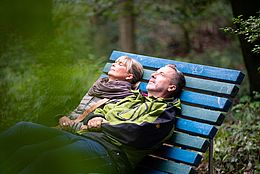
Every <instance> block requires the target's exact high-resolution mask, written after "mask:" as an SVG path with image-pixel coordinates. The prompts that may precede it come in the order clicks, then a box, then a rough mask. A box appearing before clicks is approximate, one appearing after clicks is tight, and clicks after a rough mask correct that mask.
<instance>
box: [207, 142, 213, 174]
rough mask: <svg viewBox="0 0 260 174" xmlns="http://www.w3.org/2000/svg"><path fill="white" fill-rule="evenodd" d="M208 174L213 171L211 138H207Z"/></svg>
mask: <svg viewBox="0 0 260 174" xmlns="http://www.w3.org/2000/svg"><path fill="white" fill-rule="evenodd" d="M208 172H209V174H212V173H213V139H209V166H208Z"/></svg>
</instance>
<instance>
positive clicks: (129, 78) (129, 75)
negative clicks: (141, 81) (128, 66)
mask: <svg viewBox="0 0 260 174" xmlns="http://www.w3.org/2000/svg"><path fill="white" fill-rule="evenodd" d="M133 78H134V75H133V74H131V73H129V74H128V76H127V77H126V78H125V79H126V80H127V81H130V80H132V79H133Z"/></svg>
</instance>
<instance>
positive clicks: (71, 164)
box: [0, 56, 185, 174]
mask: <svg viewBox="0 0 260 174" xmlns="http://www.w3.org/2000/svg"><path fill="white" fill-rule="evenodd" d="M142 74H143V69H142V65H141V64H140V63H138V62H137V61H135V60H134V59H131V58H129V57H127V56H122V57H119V58H118V59H117V61H116V62H115V63H113V65H112V67H111V69H110V71H109V72H108V78H101V79H99V80H98V81H97V82H96V83H95V84H94V85H93V86H92V87H91V89H90V90H89V92H88V93H87V95H85V96H84V97H83V99H82V101H81V103H80V105H79V106H78V107H77V108H76V109H75V110H74V111H73V112H72V113H71V114H69V116H67V117H66V116H64V117H61V118H60V119H59V124H60V127H61V128H62V130H60V129H57V128H49V127H46V126H43V125H39V124H34V123H28V122H20V123H17V124H16V125H14V126H13V127H11V128H9V129H7V130H6V131H4V132H2V133H0V154H1V155H0V173H5V174H8V173H25V174H27V173H56V174H58V173H63V174H64V173H66V174H72V173H108V174H110V173H111V174H114V173H133V169H134V168H135V166H136V164H137V163H138V162H139V161H140V160H141V159H142V158H143V157H144V156H145V155H147V154H149V153H151V152H152V151H153V150H155V149H156V148H157V147H158V146H159V145H161V144H162V142H163V141H165V140H166V139H167V138H168V137H169V136H170V135H171V134H172V132H173V129H174V121H175V116H176V115H177V114H179V112H180V100H179V99H178V96H179V95H180V93H181V91H182V88H183V86H184V85H185V79H184V76H183V74H182V73H181V72H179V71H178V70H177V69H176V67H175V66H174V65H166V66H165V67H162V68H160V69H158V70H157V71H156V72H154V73H153V74H152V75H151V79H150V80H149V83H148V85H147V91H148V94H142V93H140V92H138V91H135V90H131V89H133V88H134V87H133V86H135V84H136V83H138V82H139V81H140V80H141V77H142ZM103 98H106V99H108V100H107V102H106V103H105V104H103V105H102V107H99V108H97V109H95V110H94V111H92V112H90V113H88V116H87V117H86V118H83V119H80V120H77V119H78V118H79V117H81V116H82V114H84V113H85V112H86V110H89V108H90V107H91V106H93V105H94V104H95V103H97V102H99V101H100V100H102V99H103ZM66 130H70V131H66ZM72 130H73V131H72Z"/></svg>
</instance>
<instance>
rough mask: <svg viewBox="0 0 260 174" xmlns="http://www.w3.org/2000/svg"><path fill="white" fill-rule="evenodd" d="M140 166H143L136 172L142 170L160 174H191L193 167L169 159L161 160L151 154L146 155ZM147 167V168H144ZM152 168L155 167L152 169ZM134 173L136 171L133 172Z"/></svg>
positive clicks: (151, 173) (148, 173)
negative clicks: (165, 173)
mask: <svg viewBox="0 0 260 174" xmlns="http://www.w3.org/2000/svg"><path fill="white" fill-rule="evenodd" d="M141 167H143V168H142V169H141V170H140V171H138V172H137V173H139V172H140V174H141V172H142V174H143V173H147V174H157V172H158V174H160V173H161V172H162V173H164V172H167V173H172V174H191V173H194V169H193V168H192V167H191V166H188V165H185V164H180V163H176V162H174V161H169V160H162V159H158V158H155V157H152V156H148V157H146V158H145V159H144V160H143V161H142V162H141ZM146 168H149V169H146ZM150 168H152V169H150ZM154 169H157V171H156V170H154ZM135 173H136V172H135Z"/></svg>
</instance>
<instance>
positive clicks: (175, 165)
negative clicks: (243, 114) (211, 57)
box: [103, 51, 244, 174]
mask: <svg viewBox="0 0 260 174" xmlns="http://www.w3.org/2000/svg"><path fill="white" fill-rule="evenodd" d="M122 55H127V56H129V57H131V58H134V59H136V60H138V61H139V62H140V63H141V64H142V65H143V66H144V69H145V70H144V76H143V81H142V83H141V84H140V86H139V88H140V89H141V90H142V91H146V89H145V87H146V84H147V81H148V80H149V79H150V75H151V73H153V72H154V71H155V70H156V69H158V68H160V67H162V66H164V65H166V64H175V65H176V66H177V68H178V69H179V70H180V71H182V72H183V73H184V75H185V78H186V86H185V88H184V90H183V92H182V95H181V100H182V114H181V115H180V116H179V117H178V118H177V120H176V131H175V132H174V134H173V136H172V137H171V139H170V140H169V141H167V142H165V144H164V145H163V146H162V147H160V148H159V149H158V150H157V151H155V152H154V153H153V154H151V155H149V156H147V157H146V158H145V159H144V160H143V161H142V162H141V163H140V165H139V167H138V170H137V173H150V174H163V173H174V174H186V173H196V167H198V165H199V164H200V163H201V160H202V158H203V154H204V153H205V152H206V151H207V150H209V173H212V169H213V164H212V163H213V139H214V137H215V135H216V133H217V130H218V128H217V126H219V125H221V124H222V122H223V120H224V117H225V116H224V112H227V111H228V110H229V109H230V107H231V105H232V98H234V97H235V96H236V94H237V92H238V90H239V87H238V85H239V84H241V82H242V80H243V78H244V74H243V73H242V72H240V71H237V70H232V69H224V68H217V67H212V66H205V65H199V64H192V63H186V62H179V61H174V60H169V59H162V58H155V57H150V56H144V55H137V54H132V53H126V52H120V51H113V52H112V54H111V56H110V59H109V62H108V63H107V64H106V65H105V67H104V69H103V72H104V73H107V72H108V70H109V68H110V66H111V65H112V62H114V61H115V60H116V59H117V58H118V57H120V56H122Z"/></svg>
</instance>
